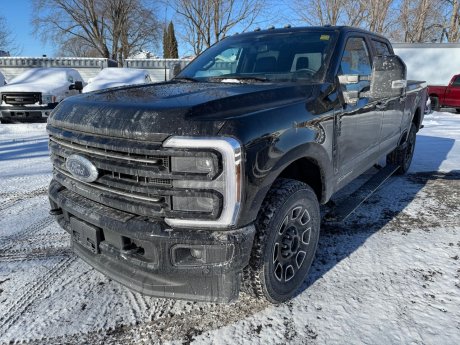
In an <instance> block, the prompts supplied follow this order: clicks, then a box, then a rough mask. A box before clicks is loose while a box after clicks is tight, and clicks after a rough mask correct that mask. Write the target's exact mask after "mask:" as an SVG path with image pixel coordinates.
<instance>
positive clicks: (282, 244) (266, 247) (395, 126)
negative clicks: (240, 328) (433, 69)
mask: <svg viewBox="0 0 460 345" xmlns="http://www.w3.org/2000/svg"><path fill="white" fill-rule="evenodd" d="M425 103H426V90H425V88H424V87H422V86H421V84H420V83H416V82H412V83H407V80H406V67H405V65H404V63H403V62H402V61H401V60H400V59H399V58H398V57H397V56H395V55H394V54H393V49H392V47H391V45H390V43H389V42H388V40H387V39H385V38H384V37H381V36H378V35H375V34H372V33H370V32H367V31H363V30H359V29H355V28H350V27H330V26H329V27H307V28H284V29H273V30H264V31H255V32H251V33H244V34H239V35H234V36H231V37H228V38H226V39H224V40H223V41H221V42H219V43H217V44H215V45H214V46H212V47H211V48H209V49H208V50H206V51H205V52H203V53H202V54H201V55H200V56H198V57H197V58H196V59H195V60H194V61H193V62H191V63H190V64H189V65H188V66H187V67H186V68H185V69H184V70H183V71H181V72H180V73H179V74H178V75H177V76H176V77H175V78H174V79H173V80H171V81H169V82H164V83H159V84H150V85H143V86H131V87H120V88H114V89H108V90H103V91H96V92H93V93H88V94H83V95H79V96H74V97H70V98H68V99H66V100H64V101H63V102H62V103H60V104H59V105H58V106H57V108H56V109H55V110H54V111H53V113H52V115H51V116H50V118H49V119H48V125H47V130H48V133H49V136H50V141H49V147H50V152H51V159H52V163H53V170H54V172H53V180H52V182H51V184H50V187H49V198H50V203H51V211H50V212H51V214H53V215H55V216H56V218H57V221H58V222H59V224H60V225H61V226H62V227H63V228H64V229H65V230H66V231H68V232H69V233H70V234H71V237H72V245H73V248H74V250H75V252H76V253H77V254H78V255H79V256H80V257H81V258H82V259H83V260H85V261H86V262H88V263H89V264H90V265H92V266H94V267H95V268H96V269H98V270H100V271H102V272H103V273H105V274H107V275H108V276H110V277H111V278H113V279H114V280H116V281H118V282H120V283H122V284H124V285H126V286H128V287H129V288H132V289H134V290H137V291H140V292H142V293H145V294H149V295H154V296H160V297H170V298H186V299H193V300H202V301H218V302H227V301H231V300H233V299H235V298H237V297H238V293H239V291H240V289H241V288H242V287H244V288H245V289H247V290H248V291H251V292H252V293H253V294H254V295H255V296H257V297H259V298H263V299H267V300H269V301H270V302H273V303H279V302H282V301H285V300H287V299H289V298H291V297H292V296H294V295H295V293H296V292H297V290H298V288H299V286H300V285H301V284H302V282H303V281H304V280H305V277H306V275H307V273H308V270H309V268H310V265H311V263H312V261H313V259H314V256H315V251H316V246H317V243H318V237H319V231H320V220H321V219H320V210H319V204H325V203H327V202H328V200H330V198H331V196H332V195H333V194H334V193H335V192H337V191H338V190H340V189H341V188H342V187H344V186H345V185H347V184H348V183H349V182H350V181H352V180H353V179H355V178H356V177H357V176H359V175H361V174H363V172H365V171H367V170H368V169H369V168H371V167H373V166H374V165H375V164H376V163H377V162H379V161H382V160H381V158H382V157H385V156H386V161H387V166H389V167H390V168H391V169H390V170H391V172H393V171H396V173H404V172H406V171H407V170H408V168H409V165H410V163H411V160H412V154H413V151H414V146H415V138H416V132H417V131H418V130H419V129H420V128H421V123H422V120H423V114H424V109H425ZM380 165H384V164H383V163H382V164H380ZM350 202H351V201H350ZM339 214H340V212H339Z"/></svg>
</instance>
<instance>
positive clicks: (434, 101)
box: [430, 96, 440, 111]
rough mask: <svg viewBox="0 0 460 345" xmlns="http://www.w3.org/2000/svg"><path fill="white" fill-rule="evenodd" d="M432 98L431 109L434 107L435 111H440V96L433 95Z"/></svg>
mask: <svg viewBox="0 0 460 345" xmlns="http://www.w3.org/2000/svg"><path fill="white" fill-rule="evenodd" d="M430 99H431V109H433V110H434V111H439V109H440V107H439V97H436V96H431V97H430Z"/></svg>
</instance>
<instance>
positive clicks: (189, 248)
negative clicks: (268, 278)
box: [49, 180, 255, 302]
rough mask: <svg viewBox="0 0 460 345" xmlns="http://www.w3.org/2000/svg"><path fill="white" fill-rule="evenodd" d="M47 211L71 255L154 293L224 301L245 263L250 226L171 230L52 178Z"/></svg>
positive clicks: (231, 295) (251, 235)
mask: <svg viewBox="0 0 460 345" xmlns="http://www.w3.org/2000/svg"><path fill="white" fill-rule="evenodd" d="M49 197H50V204H51V209H52V213H53V214H55V215H56V219H57V221H58V223H59V224H60V225H61V226H62V227H63V228H64V229H65V230H66V231H67V232H69V233H70V234H71V236H72V246H73V249H74V251H75V252H76V254H77V255H78V256H79V257H81V258H82V259H83V260H85V261H86V262H87V263H89V264H90V265H91V266H93V267H95V268H96V269H97V270H99V271H101V272H102V273H104V274H106V275H107V276H109V277H111V278H112V279H113V280H115V281H118V282H119V283H121V284H123V285H125V286H127V287H129V288H131V289H133V290H136V291H139V292H141V293H144V294H147V295H152V296H156V297H167V298H180V299H190V300H198V301H212V302H229V301H232V300H234V299H236V298H237V297H238V293H239V288H240V282H241V272H242V269H243V268H244V267H245V266H246V265H247V264H248V262H249V255H250V252H251V248H252V242H253V238H254V233H255V228H254V226H253V225H250V226H247V227H244V228H240V229H236V230H228V231H210V230H182V229H181V230H175V229H171V228H170V227H168V226H167V225H166V224H165V223H163V222H159V221H155V220H153V219H151V218H148V217H144V216H136V215H133V214H131V213H127V212H123V211H119V210H116V209H113V208H110V207H107V206H105V205H103V204H100V203H97V202H94V201H91V200H89V199H86V198H84V197H82V196H80V195H78V194H76V193H73V192H71V191H70V190H68V189H66V188H65V187H63V186H62V185H61V184H59V183H58V182H57V181H55V180H53V181H51V184H50V187H49Z"/></svg>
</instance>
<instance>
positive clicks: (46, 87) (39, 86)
mask: <svg viewBox="0 0 460 345" xmlns="http://www.w3.org/2000/svg"><path fill="white" fill-rule="evenodd" d="M69 85H70V83H68V84H60V85H50V84H47V83H17V84H16V83H15V84H8V85H5V86H3V87H0V93H2V92H41V93H42V94H55V93H56V92H58V91H61V89H63V88H64V89H65V88H66V89H68V87H69Z"/></svg>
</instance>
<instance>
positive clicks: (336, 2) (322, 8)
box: [292, 0, 347, 25]
mask: <svg viewBox="0 0 460 345" xmlns="http://www.w3.org/2000/svg"><path fill="white" fill-rule="evenodd" d="M346 1H347V0H294V1H293V3H292V7H293V9H294V11H295V13H296V14H297V16H298V19H299V20H301V21H303V22H305V23H307V24H310V25H326V24H330V25H341V24H343V23H344V18H345V16H346V7H345V6H344V5H345V2H346Z"/></svg>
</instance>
